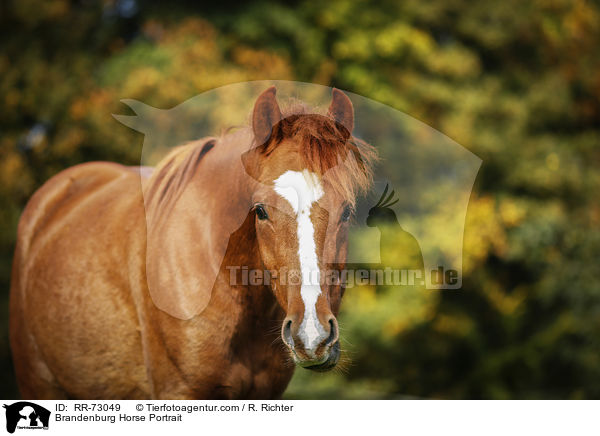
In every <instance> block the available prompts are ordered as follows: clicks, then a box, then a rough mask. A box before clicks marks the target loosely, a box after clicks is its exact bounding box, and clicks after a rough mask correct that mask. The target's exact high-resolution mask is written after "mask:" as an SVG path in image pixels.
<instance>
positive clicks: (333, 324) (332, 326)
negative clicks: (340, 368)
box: [325, 318, 338, 345]
mask: <svg viewBox="0 0 600 436" xmlns="http://www.w3.org/2000/svg"><path fill="white" fill-rule="evenodd" d="M337 340H338V325H337V321H336V319H335V318H329V336H328V337H327V340H326V341H325V345H330V344H334V343H336V342H337Z"/></svg>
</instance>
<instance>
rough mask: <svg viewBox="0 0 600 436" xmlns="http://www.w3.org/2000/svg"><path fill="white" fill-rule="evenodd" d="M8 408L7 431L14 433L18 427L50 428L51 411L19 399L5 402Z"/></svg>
mask: <svg viewBox="0 0 600 436" xmlns="http://www.w3.org/2000/svg"><path fill="white" fill-rule="evenodd" d="M3 407H4V408H5V409H6V431H7V432H9V433H14V432H15V430H16V429H19V430H22V429H25V430H39V429H43V430H48V423H49V421H50V411H49V410H48V409H45V408H43V407H42V406H38V405H37V404H35V403H30V402H29V401H19V402H17V403H13V404H10V405H6V404H4V406H3Z"/></svg>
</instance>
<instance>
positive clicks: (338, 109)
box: [327, 88, 354, 134]
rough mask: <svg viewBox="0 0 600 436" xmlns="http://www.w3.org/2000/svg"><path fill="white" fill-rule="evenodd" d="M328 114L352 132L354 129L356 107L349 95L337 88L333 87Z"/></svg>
mask: <svg viewBox="0 0 600 436" xmlns="http://www.w3.org/2000/svg"><path fill="white" fill-rule="evenodd" d="M327 114H328V116H329V117H330V118H333V119H334V120H335V121H337V122H338V123H340V124H341V125H342V126H344V127H345V128H346V129H348V132H349V133H350V134H352V130H353V129H354V107H353V106H352V102H351V101H350V99H349V98H348V96H347V95H346V94H344V93H343V92H342V91H340V90H339V89H337V88H333V92H332V99H331V105H329V110H328V112H327Z"/></svg>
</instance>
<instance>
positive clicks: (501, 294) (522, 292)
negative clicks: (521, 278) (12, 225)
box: [482, 281, 528, 316]
mask: <svg viewBox="0 0 600 436" xmlns="http://www.w3.org/2000/svg"><path fill="white" fill-rule="evenodd" d="M482 290H483V293H484V294H485V295H486V297H487V299H488V301H489V302H490V303H491V304H492V306H494V308H495V309H496V310H497V311H498V312H500V313H501V314H502V315H504V316H509V315H513V314H514V313H515V312H516V311H517V309H518V308H519V307H521V305H522V304H523V302H525V299H526V298H527V294H528V292H527V290H526V289H525V288H523V287H519V288H517V289H515V290H514V291H513V292H512V293H510V294H507V293H506V292H505V290H504V289H503V288H502V287H501V286H500V285H499V284H498V283H496V282H494V281H487V282H486V284H485V285H484V286H482Z"/></svg>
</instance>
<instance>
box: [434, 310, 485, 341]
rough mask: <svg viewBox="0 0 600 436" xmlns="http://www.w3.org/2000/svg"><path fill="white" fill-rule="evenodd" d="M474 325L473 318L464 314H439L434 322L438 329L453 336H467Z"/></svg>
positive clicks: (435, 327)
mask: <svg viewBox="0 0 600 436" xmlns="http://www.w3.org/2000/svg"><path fill="white" fill-rule="evenodd" d="M474 327H475V324H474V322H473V320H472V319H470V318H468V317H467V316H466V315H463V314H456V315H445V314H439V315H438V316H436V318H435V320H434V322H433V328H434V329H435V330H436V331H438V332H439V333H444V334H448V335H452V336H455V335H456V336H466V335H467V334H468V333H469V332H470V331H472V330H473V328H474Z"/></svg>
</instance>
